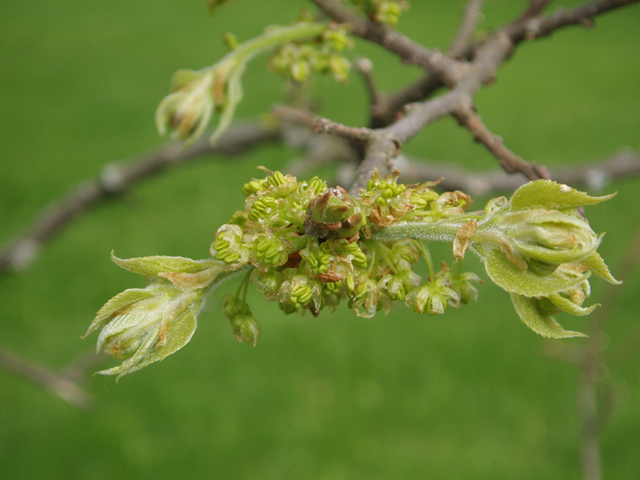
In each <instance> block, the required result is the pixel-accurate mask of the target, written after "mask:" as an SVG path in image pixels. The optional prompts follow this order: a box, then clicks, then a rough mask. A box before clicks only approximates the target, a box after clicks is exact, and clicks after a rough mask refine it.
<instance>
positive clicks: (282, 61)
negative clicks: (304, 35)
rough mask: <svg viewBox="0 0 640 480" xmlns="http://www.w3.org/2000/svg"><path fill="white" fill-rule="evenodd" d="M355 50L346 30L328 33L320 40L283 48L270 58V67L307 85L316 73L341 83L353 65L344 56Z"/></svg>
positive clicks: (289, 43) (314, 39) (301, 42)
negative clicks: (347, 51) (352, 49)
mask: <svg viewBox="0 0 640 480" xmlns="http://www.w3.org/2000/svg"><path fill="white" fill-rule="evenodd" d="M351 47H353V40H351V39H350V38H349V36H348V35H347V31H346V30H345V29H344V28H343V27H336V28H332V29H329V30H326V31H325V32H324V33H323V34H322V35H319V36H317V37H316V38H311V39H306V40H297V41H292V42H287V43H285V44H282V45H280V46H279V47H278V48H277V49H276V50H274V52H273V53H272V54H271V56H270V58H269V67H270V68H271V69H272V70H273V71H275V72H276V73H278V74H280V75H283V76H284V77H285V78H287V79H290V80H293V81H295V82H300V83H301V82H305V81H306V80H307V79H308V78H309V76H310V75H311V73H312V72H316V73H320V74H331V75H332V76H333V78H335V79H336V80H338V81H340V82H345V81H346V80H347V75H348V73H349V70H350V68H351V62H349V60H348V59H347V58H345V57H344V56H343V55H342V52H343V51H344V50H345V49H346V48H351Z"/></svg>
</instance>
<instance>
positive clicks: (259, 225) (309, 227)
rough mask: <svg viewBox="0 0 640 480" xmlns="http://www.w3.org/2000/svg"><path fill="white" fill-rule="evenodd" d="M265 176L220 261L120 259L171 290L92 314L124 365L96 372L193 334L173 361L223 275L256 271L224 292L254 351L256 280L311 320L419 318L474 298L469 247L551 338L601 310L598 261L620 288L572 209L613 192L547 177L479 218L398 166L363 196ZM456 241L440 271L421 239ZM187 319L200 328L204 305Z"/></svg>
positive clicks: (224, 234) (452, 195)
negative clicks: (569, 318)
mask: <svg viewBox="0 0 640 480" xmlns="http://www.w3.org/2000/svg"><path fill="white" fill-rule="evenodd" d="M269 173H270V174H269V175H268V176H267V177H266V178H264V179H262V180H259V179H254V180H252V181H250V182H249V183H247V184H245V185H244V187H243V188H242V191H243V193H244V194H245V195H247V199H246V202H245V209H244V211H238V212H236V214H235V215H234V216H233V217H232V220H231V222H232V223H228V224H225V225H223V226H222V227H220V228H219V229H218V231H217V233H216V240H215V242H214V243H213V245H212V248H211V254H212V256H213V257H214V258H213V259H211V260H203V261H193V260H189V259H183V258H181V257H179V258H174V257H146V258H140V259H131V260H120V259H117V258H115V257H113V258H114V261H115V262H116V263H118V264H119V265H120V266H122V267H123V268H126V269H128V270H130V271H134V272H135V273H142V274H144V275H155V276H156V279H154V282H157V281H162V280H158V279H157V278H161V279H167V280H169V281H170V282H172V283H173V285H165V286H161V287H157V286H156V284H154V283H152V284H151V285H150V286H149V287H148V289H150V290H148V291H145V290H142V291H141V290H132V291H127V292H128V293H127V292H124V293H122V294H119V295H117V296H116V297H115V298H114V299H112V300H110V301H109V302H108V303H107V304H106V305H105V307H103V309H102V310H101V311H100V312H98V315H97V317H96V320H94V323H93V325H92V326H91V328H90V329H89V331H88V332H87V334H88V333H90V332H91V331H93V330H95V329H97V328H99V327H102V329H103V330H102V333H101V334H100V337H99V339H98V349H102V348H104V349H105V352H106V353H108V354H110V355H112V356H113V357H115V358H116V359H119V360H122V359H125V360H126V361H125V363H123V364H122V365H121V366H120V367H116V368H114V369H111V370H107V371H104V372H101V373H117V374H120V375H123V374H125V373H129V372H132V371H135V370H137V369H139V368H141V366H144V365H147V364H149V363H152V362H154V361H157V360H161V359H162V358H164V357H165V356H166V355H168V354H169V353H173V352H174V351H175V350H177V349H178V348H181V347H182V346H184V344H186V342H187V341H188V340H189V339H190V337H191V333H193V331H190V333H189V335H188V336H185V335H178V337H179V338H180V340H176V341H173V342H171V347H172V348H167V352H168V353H166V354H160V353H157V352H156V350H162V349H164V348H165V344H166V343H167V338H171V335H172V331H173V330H172V325H173V323H174V319H175V318H176V316H179V315H180V314H181V313H182V311H183V310H184V309H185V308H187V306H189V304H191V303H194V304H197V305H199V303H197V302H201V301H202V299H203V298H204V296H205V294H206V293H207V292H208V291H210V290H213V289H214V288H215V287H216V286H217V285H218V280H219V278H221V277H220V274H222V273H223V272H226V273H231V272H237V271H241V270H242V269H245V270H246V269H247V268H250V269H252V270H253V272H252V273H248V274H247V275H246V276H245V279H244V280H243V282H242V283H241V285H240V289H239V290H238V295H237V296H236V297H233V296H230V295H227V296H226V297H225V299H224V301H223V310H224V314H225V316H226V317H227V318H228V319H229V320H230V322H231V327H232V331H233V334H234V336H235V337H236V339H238V340H239V341H240V342H242V343H249V344H252V345H254V346H255V345H256V344H257V342H258V338H259V337H260V333H261V329H260V326H259V325H258V323H257V321H256V320H255V319H254V318H253V316H252V313H251V309H250V308H249V306H248V305H247V303H246V295H247V293H246V292H247V286H248V282H249V281H250V280H251V281H253V282H254V283H255V284H256V285H257V286H258V289H259V291H260V292H261V293H262V294H263V295H265V296H266V297H267V298H268V299H270V300H275V301H277V302H278V303H279V306H280V308H281V309H282V310H283V311H284V312H285V313H293V312H296V311H305V310H309V311H311V313H312V314H313V315H314V316H317V315H318V313H319V312H320V311H321V310H322V309H323V308H324V307H326V306H329V307H331V308H334V309H335V308H336V307H337V305H338V304H339V303H340V302H341V301H342V300H343V299H345V298H346V299H348V302H349V308H351V309H352V310H353V311H354V313H355V314H356V315H358V316H361V317H366V318H371V317H373V316H374V315H375V314H376V312H378V311H380V310H384V311H385V312H386V313H388V312H389V311H390V310H391V308H392V307H393V306H394V304H396V303H397V302H403V301H404V303H405V304H406V305H407V306H408V307H411V308H413V310H414V311H415V312H417V313H425V312H426V313H428V314H429V315H435V314H443V313H445V311H446V308H447V306H448V305H450V306H454V307H456V308H457V307H459V306H460V304H461V303H464V304H466V303H468V302H469V300H470V299H471V298H474V299H475V298H476V297H477V290H476V288H475V287H474V286H473V284H472V282H477V281H479V278H478V277H477V275H475V274H473V273H471V272H466V273H463V272H462V270H461V260H462V258H464V256H465V251H466V250H467V249H470V250H471V251H473V252H475V253H477V254H478V255H479V256H480V257H481V258H482V260H483V261H484V263H485V267H486V270H487V273H488V275H489V278H490V279H491V280H492V281H493V282H495V283H496V284H497V285H498V286H500V287H501V288H503V289H505V290H506V291H508V292H509V293H510V294H511V299H512V301H513V304H514V306H515V309H516V312H517V313H518V315H519V316H520V318H521V319H522V321H523V322H524V323H525V325H527V326H528V327H529V328H531V329H532V330H533V331H534V332H536V333H538V334H540V335H542V336H545V337H552V338H566V337H574V336H583V334H581V333H577V332H571V331H565V330H564V329H563V328H562V327H561V326H560V324H559V323H557V322H556V321H555V319H554V318H553V317H552V316H551V315H553V314H557V313H560V312H562V311H565V312H568V313H571V314H573V315H579V316H583V315H587V314H589V313H591V312H592V311H593V308H595V307H589V308H583V307H582V304H583V302H584V301H585V299H586V298H587V297H588V296H589V295H590V292H591V287H590V285H589V282H588V278H589V276H590V275H591V271H590V268H591V265H594V267H595V273H596V275H599V276H601V277H603V278H604V279H605V280H607V281H609V282H611V283H617V282H616V280H615V279H613V277H612V276H611V274H610V273H609V270H608V268H607V266H606V265H605V264H604V262H603V261H602V259H601V258H600V257H599V256H595V255H597V253H596V249H597V248H598V246H599V245H600V238H601V237H598V236H597V235H595V233H593V231H592V230H591V228H590V227H589V225H588V224H587V223H586V222H585V221H584V220H583V219H581V218H580V217H579V215H578V210H577V209H578V207H580V206H582V205H584V204H594V203H599V202H601V201H604V200H607V199H609V198H611V196H607V197H600V198H596V197H590V196H588V195H586V194H584V193H582V192H578V191H576V190H574V189H572V188H570V187H568V186H566V185H561V184H557V183H555V182H550V181H547V180H540V181H537V182H530V183H528V184H526V185H524V186H523V187H521V188H519V189H518V190H517V191H516V192H515V193H514V194H513V197H512V198H511V200H509V201H507V200H506V199H504V198H498V199H493V200H491V201H489V202H488V204H487V206H486V207H485V209H484V211H481V212H471V213H465V208H466V207H467V206H468V205H469V204H470V203H471V199H470V198H469V197H468V196H467V195H464V194H463V193H461V192H445V193H443V194H442V195H438V194H436V193H435V192H434V191H433V190H432V189H431V186H432V184H431V183H426V184H423V185H413V186H406V185H403V184H398V183H397V182H396V179H397V177H398V172H397V171H394V172H392V173H391V174H389V175H388V176H387V177H386V178H384V179H382V178H381V177H380V175H378V174H377V172H374V174H373V175H372V180H371V181H370V182H368V184H367V189H366V190H363V191H362V192H361V197H360V198H353V197H351V196H350V195H349V194H348V193H347V192H346V191H345V190H344V189H342V188H340V187H338V188H327V187H326V184H325V183H324V182H323V181H321V180H319V179H318V178H314V179H312V180H311V181H310V182H304V181H302V182H301V181H298V180H297V179H296V178H295V177H293V176H291V175H283V174H282V173H280V172H269ZM412 201H415V202H416V203H412ZM555 208H561V209H562V210H563V212H560V211H559V210H555ZM451 239H452V240H453V253H454V257H455V258H456V259H457V265H456V267H455V270H456V272H455V273H453V272H452V271H450V269H449V268H448V267H447V266H446V264H444V263H443V265H442V269H441V270H440V271H438V272H437V273H436V272H435V270H434V266H433V260H432V258H431V254H430V253H429V250H428V249H427V247H426V244H425V243H424V241H426V240H449V241H451ZM421 255H422V256H424V258H425V261H426V263H427V265H428V267H429V274H430V275H429V278H427V280H426V281H424V282H423V281H422V278H421V276H420V275H419V274H417V272H416V271H415V268H414V267H415V264H416V262H417V260H418V259H419V258H420V256H421ZM172 270H175V271H172ZM185 276H186V278H185ZM194 276H195V280H193V277H194ZM165 282H166V280H165ZM156 289H159V290H156ZM156 291H158V292H159V294H156V293H155V292H156ZM241 291H243V294H242V298H240V292H241ZM151 292H153V295H152V296H151V295H150V294H151ZM176 304H178V305H179V306H180V308H181V309H182V310H180V308H176V307H175V305H176ZM198 308H199V307H198ZM167 311H169V312H170V314H167V313H166V312H167ZM189 312H190V314H193V315H194V318H193V328H194V329H195V314H197V308H191V309H190V310H189ZM178 318H180V317H178ZM189 318H190V317H189ZM107 322H108V323H107ZM176 325H179V322H176ZM181 330H184V329H181ZM185 338H186V339H185ZM154 345H155V346H154ZM129 357H131V358H129Z"/></svg>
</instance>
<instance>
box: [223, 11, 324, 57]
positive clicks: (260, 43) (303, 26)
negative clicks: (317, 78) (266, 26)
mask: <svg viewBox="0 0 640 480" xmlns="http://www.w3.org/2000/svg"><path fill="white" fill-rule="evenodd" d="M327 28H329V24H328V23H327V22H311V23H298V24H296V25H291V26H287V27H278V28H274V29H273V30H269V31H268V32H266V33H264V34H262V35H260V36H258V37H256V38H253V39H251V40H248V41H246V42H244V43H242V44H241V45H239V46H238V48H236V49H235V50H233V51H232V52H229V53H228V54H227V55H225V57H224V58H223V59H222V60H220V61H219V62H218V63H217V64H216V65H218V64H221V63H224V62H226V61H231V62H233V63H235V62H243V61H245V60H249V59H250V58H251V57H253V56H254V55H256V54H258V53H260V52H262V51H264V50H266V49H267V48H270V47H273V46H276V45H280V44H281V43H285V42H291V41H294V40H300V39H302V38H306V37H315V36H317V35H320V34H322V33H324V32H325V31H326V30H327ZM214 67H215V66H214Z"/></svg>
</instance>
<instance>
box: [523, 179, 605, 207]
mask: <svg viewBox="0 0 640 480" xmlns="http://www.w3.org/2000/svg"><path fill="white" fill-rule="evenodd" d="M614 196H615V193H612V194H611V195H605V196H602V197H592V196H590V195H588V194H586V193H584V192H581V191H579V190H575V189H573V188H571V187H569V186H568V185H564V184H561V183H556V182H554V181H552V180H537V181H535V182H529V183H527V184H525V185H523V186H521V187H520V188H518V190H516V191H515V193H514V194H513V196H512V197H511V210H512V211H517V210H529V209H532V208H536V207H538V208H545V209H547V210H551V209H555V210H562V209H565V208H577V207H582V206H586V205H595V204H596V203H600V202H604V201H605V200H609V199H610V198H613V197H614Z"/></svg>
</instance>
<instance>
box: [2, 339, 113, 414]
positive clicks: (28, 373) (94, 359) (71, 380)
mask: <svg viewBox="0 0 640 480" xmlns="http://www.w3.org/2000/svg"><path fill="white" fill-rule="evenodd" d="M103 360H104V356H101V355H95V354H94V353H93V352H88V353H85V354H83V355H80V356H79V357H78V358H76V359H75V360H73V361H72V362H71V363H70V364H69V365H68V366H67V367H66V368H65V369H63V370H62V371H61V372H56V371H54V370H52V369H50V368H49V367H46V366H44V365H40V364H37V363H35V362H33V361H30V360H26V359H24V358H22V357H21V356H19V355H17V354H15V353H12V352H9V351H8V350H5V349H2V348H0V366H1V367H2V368H4V369H5V370H7V371H9V372H10V373H13V374H14V375H16V376H17V377H18V378H20V379H26V380H28V381H30V382H32V383H34V384H35V385H37V386H39V387H41V388H44V389H45V390H48V391H51V392H53V393H54V394H56V395H57V396H59V397H60V398H62V399H63V400H64V401H65V402H67V403H69V404H71V405H73V406H74V407H78V408H84V409H86V408H90V407H91V405H92V403H93V400H92V399H91V396H90V395H89V394H88V393H87V392H85V391H84V389H83V388H82V387H81V385H80V382H81V381H82V380H83V379H84V378H85V376H86V374H87V372H88V371H89V370H90V369H91V368H93V366H94V365H96V364H97V363H99V362H101V361H103Z"/></svg>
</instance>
